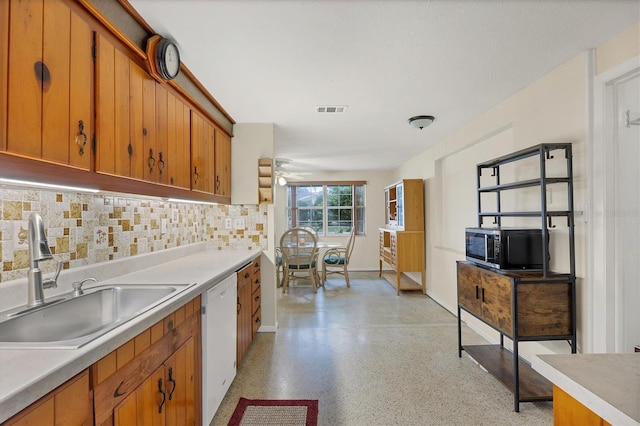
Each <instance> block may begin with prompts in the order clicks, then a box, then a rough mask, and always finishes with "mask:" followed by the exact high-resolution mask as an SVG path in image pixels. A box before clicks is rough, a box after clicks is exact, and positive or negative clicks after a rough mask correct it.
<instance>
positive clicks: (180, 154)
mask: <svg viewBox="0 0 640 426" xmlns="http://www.w3.org/2000/svg"><path fill="white" fill-rule="evenodd" d="M190 111H191V110H190V108H189V107H188V106H187V105H186V104H185V103H184V102H182V100H181V99H180V98H178V97H177V96H174V95H173V94H172V93H168V96H167V132H168V147H167V150H168V154H167V167H166V168H167V171H166V174H167V179H168V181H167V183H168V184H169V185H172V186H177V187H180V188H186V189H190V178H189V176H190V170H189V169H190V162H191V148H190V140H189V138H190V133H189V132H190V130H189V124H190V123H189V114H190Z"/></svg>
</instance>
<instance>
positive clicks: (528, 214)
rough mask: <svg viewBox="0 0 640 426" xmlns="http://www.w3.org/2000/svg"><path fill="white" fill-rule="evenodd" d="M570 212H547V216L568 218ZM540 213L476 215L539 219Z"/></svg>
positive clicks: (482, 214)
mask: <svg viewBox="0 0 640 426" xmlns="http://www.w3.org/2000/svg"><path fill="white" fill-rule="evenodd" d="M569 214H571V212H569V211H568V210H557V211H548V212H547V216H569ZM541 215H542V212H539V211H536V212H482V213H478V216H481V217H539V216H541Z"/></svg>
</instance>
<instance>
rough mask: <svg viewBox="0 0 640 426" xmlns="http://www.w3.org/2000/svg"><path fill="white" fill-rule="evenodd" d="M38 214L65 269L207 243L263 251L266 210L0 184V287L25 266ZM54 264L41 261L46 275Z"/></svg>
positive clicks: (24, 270) (19, 274)
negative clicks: (30, 222)
mask: <svg viewBox="0 0 640 426" xmlns="http://www.w3.org/2000/svg"><path fill="white" fill-rule="evenodd" d="M34 211H35V212H38V213H39V214H40V215H41V216H42V219H43V221H44V224H45V228H46V232H47V240H48V242H49V246H50V247H51V252H52V253H53V255H54V258H55V259H56V260H60V261H62V262H63V264H64V268H65V269H68V268H73V267H77V266H83V265H90V264H94V263H99V262H108V261H110V260H114V259H119V258H124V257H128V256H134V255H136V254H142V253H147V252H152V251H159V250H164V249H168V248H172V247H177V246H183V245H187V244H192V243H196V242H202V241H206V242H208V243H209V244H211V245H212V246H213V247H217V248H218V249H220V250H222V249H226V248H229V249H234V248H245V249H258V248H262V249H266V248H267V209H266V206H264V205H232V206H230V205H205V204H190V203H176V202H168V201H163V200H160V199H145V198H138V197H133V196H131V197H130V196H126V195H113V194H84V193H75V192H63V191H49V190H40V189H14V188H7V187H0V252H1V253H2V268H1V270H0V283H1V282H3V281H9V280H13V279H18V278H24V277H25V276H26V275H27V270H28V268H29V247H28V244H27V219H28V217H29V214H30V213H31V212H34ZM55 266H56V265H55V262H53V261H51V262H42V263H41V264H40V268H41V269H42V271H43V272H52V271H53V270H54V269H55Z"/></svg>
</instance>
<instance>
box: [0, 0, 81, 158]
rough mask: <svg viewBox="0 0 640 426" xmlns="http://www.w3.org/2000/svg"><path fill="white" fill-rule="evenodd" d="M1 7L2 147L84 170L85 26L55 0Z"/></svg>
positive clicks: (13, 3) (62, 4)
mask: <svg viewBox="0 0 640 426" xmlns="http://www.w3.org/2000/svg"><path fill="white" fill-rule="evenodd" d="M5 3H8V4H5ZM2 7H3V8H5V9H4V11H5V12H6V13H8V15H9V20H10V22H11V25H10V26H9V29H8V31H7V32H6V33H5V36H8V48H7V50H5V51H4V52H3V56H4V58H5V60H6V66H7V70H6V71H3V73H4V74H3V76H2V79H6V84H7V86H6V87H7V94H6V108H7V115H6V122H5V124H6V126H3V127H2V129H3V130H2V131H4V130H6V132H7V133H6V143H5V145H6V149H7V150H8V151H9V152H12V153H15V154H18V155H24V156H26V157H31V158H36V159H45V160H48V161H52V162H56V163H60V164H66V165H73V166H75V167H79V168H83V169H87V170H88V169H89V167H90V157H91V154H90V149H89V147H90V145H89V138H90V135H91V96H92V91H91V87H92V85H91V78H92V71H93V61H92V57H91V55H92V53H91V52H92V49H91V46H92V32H91V29H90V28H89V25H88V24H87V23H86V22H85V21H84V20H83V19H82V18H81V17H80V16H79V15H77V14H76V13H74V12H72V11H71V10H70V9H69V8H68V7H67V6H66V4H65V3H64V2H62V1H61V0H51V1H44V2H43V1H42V0H25V1H21V2H17V1H14V2H3V6H2ZM3 31H5V30H3ZM3 83H4V81H3ZM80 121H82V125H80ZM83 135H86V136H87V138H86V139H85V138H84V136H83ZM0 139H4V134H3V137H2V138H0Z"/></svg>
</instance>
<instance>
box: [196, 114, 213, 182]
mask: <svg viewBox="0 0 640 426" xmlns="http://www.w3.org/2000/svg"><path fill="white" fill-rule="evenodd" d="M215 136H216V135H215V131H214V127H213V124H211V123H210V122H209V121H208V120H207V119H206V118H204V117H203V116H202V115H201V114H200V113H198V112H197V111H193V110H192V111H191V188H192V189H193V190H194V191H200V192H206V193H209V194H213V193H214V188H215V187H214V184H215V181H214V180H215V179H214V178H215V170H214V165H215V163H214V158H213V156H214V149H215V147H214V146H215V145H214V144H215Z"/></svg>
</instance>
